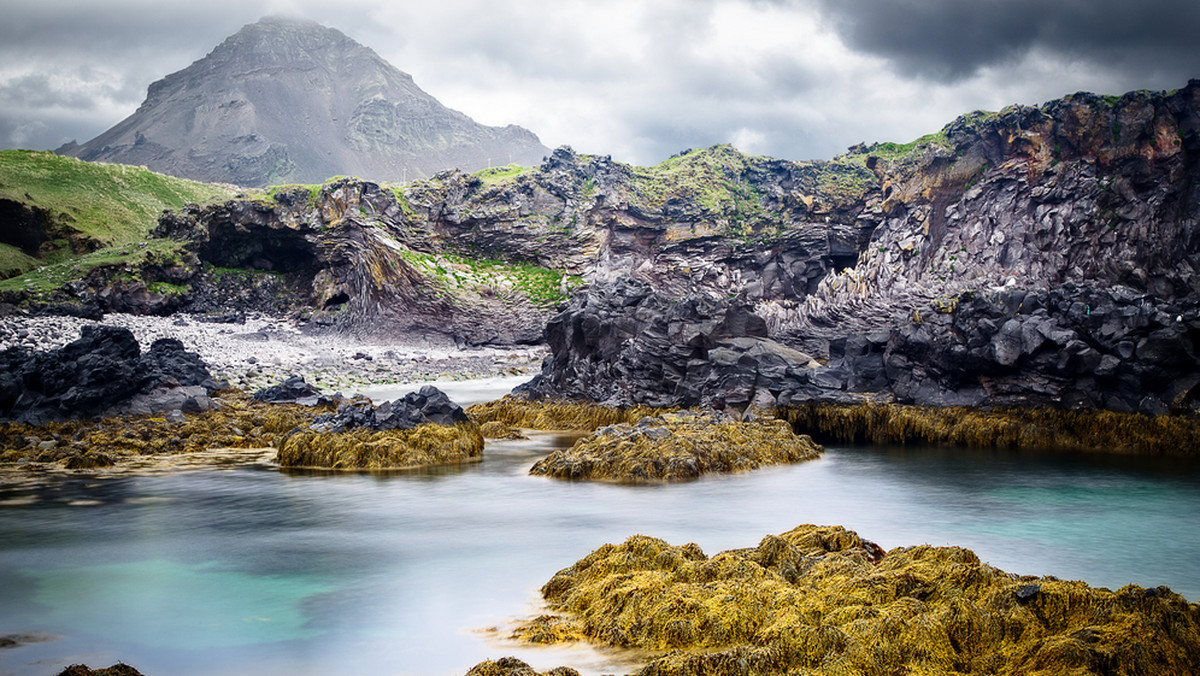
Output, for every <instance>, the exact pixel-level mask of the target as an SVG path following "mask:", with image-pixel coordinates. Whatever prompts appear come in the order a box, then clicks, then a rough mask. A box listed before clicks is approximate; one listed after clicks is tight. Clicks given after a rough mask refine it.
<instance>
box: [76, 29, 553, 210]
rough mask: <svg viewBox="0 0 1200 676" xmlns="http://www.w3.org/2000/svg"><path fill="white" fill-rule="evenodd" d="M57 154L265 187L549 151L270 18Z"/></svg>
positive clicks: (320, 32) (350, 45)
mask: <svg viewBox="0 0 1200 676" xmlns="http://www.w3.org/2000/svg"><path fill="white" fill-rule="evenodd" d="M57 152H58V153H59V154H65V155H71V156H74V157H78V158H81V159H84V160H93V161H104V162H119V163H124V164H133V165H145V166H147V167H149V168H151V169H153V170H155V171H159V172H162V173H166V174H171V175H173V176H180V177H185V178H192V179H196V180H201V181H213V182H224V183H234V184H238V185H246V186H261V185H269V184H279V183H295V182H304V183H313V182H318V181H323V180H325V179H327V178H329V177H330V176H338V175H347V174H354V175H360V176H366V177H369V178H373V179H375V180H391V181H400V180H404V179H415V178H419V177H422V176H430V175H432V174H434V173H436V172H437V171H440V170H443V169H449V168H453V167H458V168H461V169H464V170H467V171H472V170H475V169H482V168H484V167H487V166H490V165H491V164H506V163H509V162H520V163H526V164H532V163H536V162H538V161H540V160H541V158H542V157H544V156H545V155H546V153H547V152H548V149H547V148H546V147H545V146H543V145H542V144H541V143H540V142H539V141H538V139H537V137H536V136H535V135H534V134H533V133H531V132H529V131H528V130H526V129H523V128H521V127H517V126H515V125H509V126H507V127H488V126H484V125H481V124H479V123H477V122H475V121H473V120H471V119H470V118H469V117H467V116H466V115H464V114H462V113H460V112H458V111H455V110H450V109H448V108H446V107H444V106H443V105H442V104H441V103H439V102H438V101H437V100H436V99H435V98H433V97H432V96H430V95H429V94H427V93H426V92H424V91H422V90H421V88H419V87H418V86H417V85H416V84H415V83H414V82H413V79H412V77H411V76H409V75H408V74H407V73H403V72H401V71H400V70H398V69H396V68H395V67H394V66H392V65H391V64H389V63H387V62H386V61H384V60H383V59H382V58H380V57H379V55H378V54H376V53H375V52H373V51H372V50H370V49H368V48H366V47H364V46H362V45H360V44H358V43H357V42H355V41H354V40H351V39H350V38H348V37H346V36H345V35H343V34H342V33H341V32H339V31H337V30H334V29H331V28H325V27H323V26H321V25H319V24H316V23H313V22H309V21H299V20H290V19H282V18H264V19H262V20H260V21H259V22H257V23H253V24H249V25H247V26H245V27H243V28H242V29H241V30H240V31H238V32H237V33H236V34H234V35H232V36H230V37H229V38H227V39H226V40H225V41H224V42H222V43H221V44H220V45H218V46H217V47H216V48H215V49H213V51H212V52H210V53H209V54H208V55H207V56H205V57H204V58H202V59H200V60H199V61H196V62H195V63H193V64H192V65H191V66H188V67H187V68H185V69H183V70H181V71H178V72H176V73H172V74H170V75H168V76H166V77H164V78H163V79H161V80H159V81H157V82H154V83H153V84H151V85H150V88H149V91H148V92H147V95H146V100H145V101H144V102H143V103H142V105H141V106H140V107H139V108H138V110H137V111H136V112H135V113H134V114H133V115H131V116H129V117H128V118H126V119H125V120H123V121H122V122H120V123H118V124H117V125H116V126H115V127H113V128H112V129H109V130H108V131H106V132H104V133H103V134H101V135H99V136H97V137H96V138H94V139H92V140H90V141H88V142H86V143H83V144H82V145H79V144H75V143H74V142H72V143H70V144H67V145H64V146H63V147H61V148H59V149H58V150H57Z"/></svg>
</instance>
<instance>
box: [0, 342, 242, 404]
mask: <svg viewBox="0 0 1200 676" xmlns="http://www.w3.org/2000/svg"><path fill="white" fill-rule="evenodd" d="M181 387H183V388H191V389H183V390H180V391H178V392H170V390H173V389H176V388H181ZM221 387H222V385H221V384H220V383H217V382H215V381H214V380H213V378H212V375H211V374H210V373H209V371H208V367H207V365H205V364H204V362H203V361H202V360H201V359H200V357H199V355H196V354H195V353H192V352H187V351H186V350H184V349H183V345H182V344H181V343H179V341H177V340H173V339H162V340H158V341H155V343H154V344H153V345H152V346H151V349H150V350H149V351H148V352H146V353H145V354H142V352H141V348H140V346H139V345H138V342H137V340H136V339H135V338H134V337H133V334H132V333H131V332H130V331H129V330H128V329H125V328H120V327H114V326H104V325H94V326H85V327H83V328H82V329H81V331H80V337H79V339H78V340H76V341H74V342H72V343H69V344H68V345H66V346H64V347H62V348H60V349H57V350H50V351H46V352H35V351H32V350H28V349H24V348H19V347H13V348H9V349H8V350H5V351H4V352H3V353H0V418H3V419H8V420H18V421H21V422H29V423H35V424H37V423H44V422H49V421H53V420H66V419H72V418H83V417H89V416H97V415H109V414H113V413H120V412H125V411H126V410H127V409H129V407H130V406H133V407H135V408H138V410H139V411H142V412H151V411H160V410H170V409H174V408H180V407H181V406H182V405H183V402H184V401H187V400H188V399H195V398H197V397H205V398H207V395H208V394H210V393H211V392H213V391H214V390H216V389H220V388H221ZM156 391H157V394H152V393H154V392H156ZM168 395H169V396H168ZM195 403H196V405H198V406H201V407H203V406H205V405H206V404H204V403H202V402H199V400H197V401H196V402H195Z"/></svg>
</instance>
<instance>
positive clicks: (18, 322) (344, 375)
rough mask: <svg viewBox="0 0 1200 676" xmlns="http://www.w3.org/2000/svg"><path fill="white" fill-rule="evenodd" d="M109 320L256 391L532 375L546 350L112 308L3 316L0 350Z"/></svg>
mask: <svg viewBox="0 0 1200 676" xmlns="http://www.w3.org/2000/svg"><path fill="white" fill-rule="evenodd" d="M95 324H107V325H111V326H123V327H126V328H128V329H129V330H130V331H132V332H133V334H134V336H135V337H136V338H137V339H138V342H139V343H140V344H141V346H142V349H143V350H146V349H149V347H150V344H151V343H152V342H154V341H155V340H157V339H159V338H177V339H178V340H179V341H180V342H182V343H183V345H184V347H185V348H187V349H188V350H190V351H193V352H196V353H198V354H199V355H200V357H201V358H202V359H203V360H204V361H205V362H206V363H207V364H208V366H209V370H210V371H212V373H213V375H214V376H216V377H217V378H219V379H224V380H227V381H229V384H230V385H231V386H233V387H237V388H241V389H243V390H246V391H250V392H252V391H254V390H257V389H259V388H262V387H267V386H269V385H274V384H276V383H278V382H280V381H281V380H283V379H284V378H286V377H288V376H289V375H291V374H300V375H303V376H304V378H305V379H306V380H307V381H308V382H310V383H312V384H314V385H316V386H317V387H319V388H320V389H322V390H324V391H327V392H331V393H332V392H338V391H340V392H346V393H350V392H353V391H357V390H359V389H362V388H363V387H364V386H367V385H380V384H386V383H405V382H421V381H432V380H463V379H468V378H486V377H496V376H516V375H522V374H529V376H530V377H533V375H534V374H535V373H537V371H538V369H539V368H540V366H541V360H542V358H543V357H544V356H545V355H546V354H547V348H545V347H543V346H534V347H529V346H518V347H505V348H463V349H458V348H455V347H453V346H449V345H444V344H443V345H428V344H424V345H423V344H418V343H412V344H402V343H393V344H379V343H370V342H361V341H358V340H355V339H354V338H350V337H346V336H334V335H313V334H309V333H306V332H301V331H300V330H299V329H297V328H296V327H294V326H292V325H290V324H289V323H288V322H286V321H284V320H279V319H275V318H272V317H267V316H261V315H259V316H247V317H246V319H245V322H244V323H210V322H207V321H201V320H200V319H199V318H197V317H194V316H189V315H174V316H171V317H140V316H133V315H122V314H111V315H106V316H105V317H104V319H103V320H101V321H99V322H96V321H92V320H88V319H79V318H76V317H19V316H10V317H0V350H3V349H7V348H9V347H11V346H14V345H23V346H25V347H28V348H31V349H35V350H49V349H54V348H58V347H61V346H63V345H66V344H67V343H69V342H71V341H73V340H75V339H76V338H78V337H79V332H80V329H82V328H83V327H84V326H88V325H95Z"/></svg>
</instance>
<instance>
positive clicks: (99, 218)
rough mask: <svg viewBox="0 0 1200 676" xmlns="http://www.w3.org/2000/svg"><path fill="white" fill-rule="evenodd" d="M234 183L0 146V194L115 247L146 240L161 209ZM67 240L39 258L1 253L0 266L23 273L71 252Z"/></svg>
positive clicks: (211, 197) (205, 197)
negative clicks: (209, 181)
mask: <svg viewBox="0 0 1200 676" xmlns="http://www.w3.org/2000/svg"><path fill="white" fill-rule="evenodd" d="M236 192H237V189H236V188H233V187H228V186H221V185H213V184H208V183H199V182H197V181H188V180H185V179H180V178H173V177H170V176H164V175H162V174H156V173H154V172H152V171H149V170H147V169H142V168H139V167H131V166H126V165H120V164H100V163H93V162H84V161H82V160H77V159H75V158H71V157H60V156H58V155H55V154H54V153H51V152H36V151H29V150H4V151H0V198H6V199H11V200H14V201H16V202H20V203H22V204H25V205H27V206H33V207H38V208H41V209H44V210H45V211H46V212H47V213H48V214H49V215H50V218H51V219H52V220H53V221H54V222H55V223H56V224H57V227H58V229H62V230H69V231H73V235H72V236H74V237H78V238H80V239H83V240H89V241H91V242H93V245H98V246H100V247H102V248H103V247H107V248H111V249H114V250H119V249H121V248H122V247H126V246H127V245H132V244H136V243H140V242H143V241H146V240H147V239H148V238H149V235H150V230H151V229H153V228H154V226H155V225H156V224H157V222H158V217H159V216H160V215H161V214H162V212H163V210H164V209H179V208H181V207H183V206H184V205H185V204H188V203H191V202H195V203H205V202H211V201H215V200H221V199H228V198H231V197H233V196H234V194H235V193H236ZM66 245H67V242H66V240H62V241H61V242H59V247H58V249H59V250H58V251H57V252H52V253H51V254H50V255H49V256H48V258H47V259H45V260H42V261H39V260H37V259H32V258H29V257H26V258H20V257H17V256H14V255H13V252H11V251H7V250H6V251H3V252H0V268H3V269H4V270H5V271H11V272H28V271H30V270H33V269H34V267H35V266H37V265H45V264H52V265H53V264H58V263H63V262H65V261H64V259H65V258H67V257H68V256H70V253H69V251H68V250H67V246H66Z"/></svg>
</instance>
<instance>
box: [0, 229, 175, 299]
mask: <svg viewBox="0 0 1200 676" xmlns="http://www.w3.org/2000/svg"><path fill="white" fill-rule="evenodd" d="M182 248H183V243H181V242H176V241H173V240H169V239H148V240H145V241H143V242H139V243H137V244H125V245H122V246H115V247H105V248H103V249H98V250H96V251H93V252H91V253H87V254H83V255H81V256H73V257H70V258H66V259H62V260H58V261H56V262H49V263H44V262H41V261H36V260H35V263H41V264H40V265H38V266H37V267H35V268H32V269H30V270H29V271H27V272H25V274H22V275H18V276H16V277H10V278H8V279H5V280H0V291H29V292H32V293H34V294H44V293H49V292H51V291H54V290H55V289H58V288H59V287H61V286H62V285H64V284H66V283H67V282H72V281H75V280H77V279H82V278H84V277H86V276H87V274H88V273H89V272H91V271H92V270H94V269H96V268H98V267H101V266H116V265H125V266H128V267H130V268H136V267H138V266H140V265H141V264H142V263H144V262H148V261H158V262H165V261H172V260H173V259H176V258H177V257H178V255H179V253H180V251H181V250H182Z"/></svg>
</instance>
